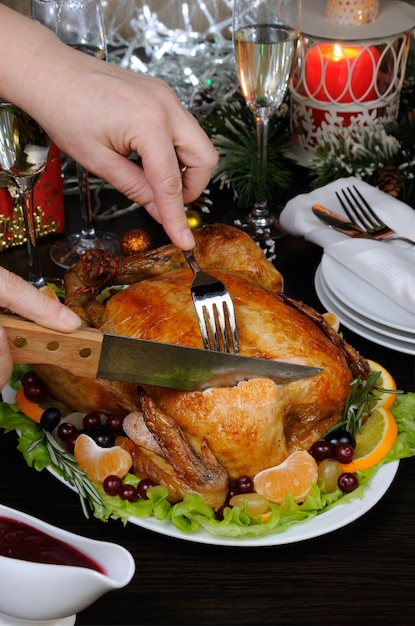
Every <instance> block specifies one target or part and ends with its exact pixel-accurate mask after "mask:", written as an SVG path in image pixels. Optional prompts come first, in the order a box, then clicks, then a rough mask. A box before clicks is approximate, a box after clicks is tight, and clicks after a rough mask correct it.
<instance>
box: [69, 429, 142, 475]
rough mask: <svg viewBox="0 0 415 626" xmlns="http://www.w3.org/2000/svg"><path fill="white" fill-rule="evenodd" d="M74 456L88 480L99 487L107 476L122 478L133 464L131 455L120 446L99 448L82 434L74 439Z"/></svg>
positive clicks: (90, 438) (87, 436)
mask: <svg viewBox="0 0 415 626" xmlns="http://www.w3.org/2000/svg"><path fill="white" fill-rule="evenodd" d="M74 456H75V459H76V460H77V463H78V465H79V467H80V468H81V469H82V470H83V471H84V472H86V475H87V477H88V478H89V480H92V481H93V482H96V483H99V484H101V485H102V483H103V482H104V480H105V478H106V477H107V476H118V477H119V478H124V476H125V475H126V474H127V472H128V470H129V469H130V467H131V465H132V464H133V459H132V456H131V454H130V453H129V452H128V451H127V450H124V448H121V446H112V447H111V448H101V446H99V445H98V444H96V443H95V441H94V440H93V439H92V437H89V435H85V434H84V433H81V434H80V435H79V437H77V439H76V442H75V449H74Z"/></svg>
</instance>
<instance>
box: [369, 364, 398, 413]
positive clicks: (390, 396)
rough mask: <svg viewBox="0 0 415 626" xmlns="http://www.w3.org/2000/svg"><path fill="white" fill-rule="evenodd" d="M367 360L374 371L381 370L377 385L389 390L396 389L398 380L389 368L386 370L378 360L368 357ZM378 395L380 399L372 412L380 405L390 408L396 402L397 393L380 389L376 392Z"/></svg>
mask: <svg viewBox="0 0 415 626" xmlns="http://www.w3.org/2000/svg"><path fill="white" fill-rule="evenodd" d="M367 362H368V363H369V365H370V369H371V371H372V372H380V377H379V379H378V381H377V383H376V387H379V389H387V390H388V391H394V390H396V382H395V381H394V379H393V377H392V375H391V374H390V373H389V372H388V370H386V369H385V368H384V367H383V366H382V365H379V363H376V361H371V360H369V359H367ZM376 395H377V396H378V400H377V402H376V404H375V405H374V407H373V409H372V412H373V411H374V410H375V409H377V408H378V407H380V406H381V407H383V408H384V409H390V408H391V406H392V405H393V403H394V402H395V398H396V393H385V392H382V391H379V392H376Z"/></svg>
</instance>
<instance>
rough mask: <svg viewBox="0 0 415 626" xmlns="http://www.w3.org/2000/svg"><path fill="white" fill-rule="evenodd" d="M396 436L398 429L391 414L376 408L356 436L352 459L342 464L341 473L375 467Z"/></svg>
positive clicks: (383, 409) (381, 408) (386, 452)
mask: <svg viewBox="0 0 415 626" xmlns="http://www.w3.org/2000/svg"><path fill="white" fill-rule="evenodd" d="M397 436H398V427H397V425H396V422H395V418H394V417H393V415H392V413H391V412H390V411H389V410H388V409H385V408H384V407H383V406H380V407H378V408H377V409H376V410H375V411H374V412H373V413H372V415H371V416H370V417H369V418H368V420H367V421H366V422H365V423H364V424H363V426H362V428H361V430H360V433H358V434H357V435H356V447H355V451H354V459H353V461H352V462H351V463H344V464H342V466H341V468H342V471H343V472H357V471H358V470H367V469H370V468H371V467H373V466H374V465H377V464H378V463H380V462H381V461H383V459H384V458H385V456H386V455H387V454H388V452H389V451H390V450H391V448H392V446H393V444H394V443H395V439H396V437H397Z"/></svg>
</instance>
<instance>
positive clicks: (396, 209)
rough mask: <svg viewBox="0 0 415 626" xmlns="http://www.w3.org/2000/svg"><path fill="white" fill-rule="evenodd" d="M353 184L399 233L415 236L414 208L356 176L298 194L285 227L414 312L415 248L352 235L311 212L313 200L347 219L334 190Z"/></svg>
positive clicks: (290, 205)
mask: <svg viewBox="0 0 415 626" xmlns="http://www.w3.org/2000/svg"><path fill="white" fill-rule="evenodd" d="M352 185H355V186H356V187H357V188H358V189H359V191H360V192H361V193H362V195H363V196H364V197H365V199H366V200H367V201H368V203H369V204H370V205H371V206H372V207H373V209H374V210H375V211H376V213H377V214H378V215H379V217H380V218H381V219H383V220H384V222H385V223H386V224H388V226H390V227H391V228H393V229H394V230H396V232H397V233H398V234H399V235H402V236H404V237H409V238H410V239H415V210H414V209H412V208H411V207H409V206H408V205H406V204H404V203H403V202H400V201H399V200H396V198H393V197H392V196H389V195H388V194H386V193H384V192H383V191H380V190H379V189H376V188H375V187H372V186H371V185H368V184H367V183H365V182H362V181H361V180H359V179H357V178H355V177H350V178H341V179H338V180H336V181H334V182H333V183H330V184H329V185H325V186H324V187H320V188H319V189H316V190H314V191H312V192H310V193H306V194H301V195H298V196H296V197H295V198H293V199H292V200H290V201H289V202H288V203H287V205H286V206H285V208H284V209H283V211H282V213H281V216H280V223H281V226H282V227H283V228H284V229H285V230H286V231H287V232H288V233H290V234H292V235H297V236H298V235H303V236H304V237H305V238H306V239H308V240H309V241H312V242H313V243H315V244H317V245H319V246H321V247H322V248H324V251H325V253H326V254H329V255H330V256H331V257H333V258H334V259H336V260H337V261H338V262H339V263H341V264H342V265H344V266H345V267H347V268H348V269H349V270H351V271H353V272H355V273H356V274H357V275H358V276H359V277H360V278H362V279H364V280H366V281H367V282H369V283H370V284H372V285H373V286H374V287H376V288H377V289H378V290H379V291H381V292H382V293H384V294H386V295H387V296H388V297H390V298H391V299H393V300H394V301H395V302H396V303H397V304H399V305H400V306H402V307H403V308H405V309H407V310H409V311H410V312H411V313H413V314H414V315H415V246H410V245H408V244H406V243H403V242H399V241H396V242H381V241H374V240H370V239H352V238H351V237H347V236H346V235H343V234H342V233H339V232H337V231H335V230H334V229H333V228H330V227H329V226H326V225H325V224H323V222H321V220H319V218H318V217H317V216H315V215H314V213H313V212H312V210H311V207H312V205H313V204H321V205H323V206H325V207H327V208H328V209H330V210H332V211H334V212H335V213H338V214H339V215H342V216H344V217H346V216H345V214H344V211H343V209H342V207H341V205H340V203H339V201H338V199H337V197H336V195H335V191H339V190H340V189H342V188H344V187H349V186H352ZM339 280H341V277H339Z"/></svg>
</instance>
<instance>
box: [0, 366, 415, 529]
mask: <svg viewBox="0 0 415 626" xmlns="http://www.w3.org/2000/svg"><path fill="white" fill-rule="evenodd" d="M26 370H27V366H25V368H21V367H20V368H19V371H18V372H15V374H14V381H15V383H14V384H15V385H16V388H17V387H18V385H19V382H18V381H19V380H20V378H21V376H22V374H23V373H24V371H26ZM392 413H393V415H394V417H395V419H396V422H397V424H398V431H399V432H398V437H397V439H396V441H395V444H394V446H393V448H392V450H391V451H390V453H389V454H388V456H387V457H386V459H385V460H384V461H383V463H387V462H391V461H395V460H400V459H403V458H406V457H410V456H414V455H415V393H406V394H402V395H399V396H397V398H396V400H395V403H394V405H393V407H392ZM0 428H3V429H4V431H5V432H6V433H8V432H11V431H13V430H16V431H17V433H18V445H17V448H18V449H19V450H20V452H21V453H22V454H23V456H24V459H25V460H26V463H27V464H28V465H29V467H34V468H35V469H36V470H37V471H41V470H43V469H45V468H46V467H50V468H51V469H53V470H54V471H55V472H57V473H58V474H59V475H60V476H63V478H65V479H66V480H68V481H69V482H71V480H69V478H68V476H67V475H66V474H65V465H63V468H62V466H58V465H59V464H58V465H57V464H56V463H54V462H53V460H52V458H51V448H50V445H49V447H48V445H47V444H48V441H47V440H48V437H47V436H45V433H44V431H43V430H42V429H41V428H40V427H39V425H38V424H36V423H35V422H33V421H32V420H30V419H29V418H28V417H26V416H25V415H23V414H22V413H20V411H19V410H18V407H17V406H16V405H11V404H6V403H4V402H2V403H0ZM59 454H62V455H63V456H65V455H66V457H68V461H69V462H70V463H72V464H73V457H72V456H71V455H69V454H68V453H67V452H66V451H64V449H63V448H62V449H61V452H60V453H59ZM52 456H53V454H52ZM383 463H382V464H383ZM382 464H379V465H378V466H376V467H373V468H371V469H370V470H367V471H365V472H358V478H359V487H358V488H357V489H356V490H355V491H353V492H352V493H350V494H344V493H343V492H341V491H340V489H337V490H336V491H335V492H333V493H329V494H328V493H326V492H325V490H324V489H323V488H320V486H318V485H316V484H314V485H313V486H312V489H311V493H310V494H309V496H308V497H307V498H306V500H305V501H304V502H303V503H302V504H296V503H295V502H294V499H293V497H292V496H291V495H290V494H289V495H288V496H287V498H286V499H285V501H284V502H283V503H282V504H281V505H276V504H272V503H270V505H269V512H268V513H267V514H266V515H264V516H260V517H259V518H255V517H253V516H252V515H250V514H249V512H248V511H247V510H246V506H245V504H243V505H242V506H235V507H233V508H231V507H226V508H225V510H224V512H223V519H221V520H219V519H217V517H216V514H215V512H214V511H213V509H212V508H211V507H209V506H208V505H207V504H206V503H205V502H204V501H203V499H202V498H201V497H200V496H199V495H197V494H187V495H186V497H185V498H184V500H183V501H182V502H178V503H176V504H173V505H172V504H171V503H170V502H169V501H168V499H167V497H168V490H167V489H166V488H165V487H162V486H157V487H152V488H151V489H149V490H148V491H147V496H148V499H139V500H137V501H136V502H133V503H131V502H128V501H126V500H122V499H121V498H119V497H118V496H109V495H107V494H106V493H105V491H104V489H103V488H102V486H100V485H98V484H95V483H89V481H88V479H87V478H86V476H82V481H81V482H82V484H81V485H79V484H78V483H77V484H75V488H77V487H78V489H77V490H78V491H79V489H80V488H82V489H83V488H84V483H85V484H88V483H89V485H90V489H91V493H94V494H96V496H94V497H89V488H87V489H86V492H85V493H86V496H85V495H84V498H86V500H87V501H88V504H89V507H90V509H91V510H92V513H93V515H94V516H95V517H96V518H97V519H100V520H102V521H108V520H109V519H110V518H111V519H119V520H121V521H122V523H124V524H126V523H127V522H128V520H129V518H131V517H133V518H144V517H150V516H152V517H154V518H156V519H158V520H166V521H169V522H170V523H172V524H173V525H174V526H175V528H177V529H178V530H180V531H181V532H183V533H184V534H191V533H194V532H196V531H197V530H198V529H199V528H202V529H204V530H206V531H207V532H209V533H210V534H212V535H217V536H222V537H232V538H235V537H261V536H265V535H268V534H270V533H281V532H284V531H285V530H286V529H287V528H290V527H291V526H293V525H294V524H298V523H299V522H303V521H305V520H308V519H312V518H313V517H315V516H316V515H321V514H322V513H324V512H326V511H328V510H329V509H331V508H332V507H333V506H336V505H337V504H339V503H343V504H346V503H348V502H351V501H352V500H355V499H356V498H362V497H363V495H364V491H365V489H366V487H367V486H368V484H369V483H370V480H371V478H372V477H373V476H374V474H375V473H376V472H377V471H378V470H379V467H380V466H381V465H382ZM78 469H79V468H78ZM79 472H80V473H81V474H82V472H81V470H79ZM125 481H126V482H129V483H131V484H134V485H136V484H137V483H138V481H139V478H138V477H137V476H135V475H134V474H128V475H127V477H126V478H125ZM71 484H73V482H72V483H71ZM80 497H81V496H80ZM81 502H82V498H81ZM83 509H84V512H85V508H84V504H83ZM85 514H87V513H86V512H85Z"/></svg>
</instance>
